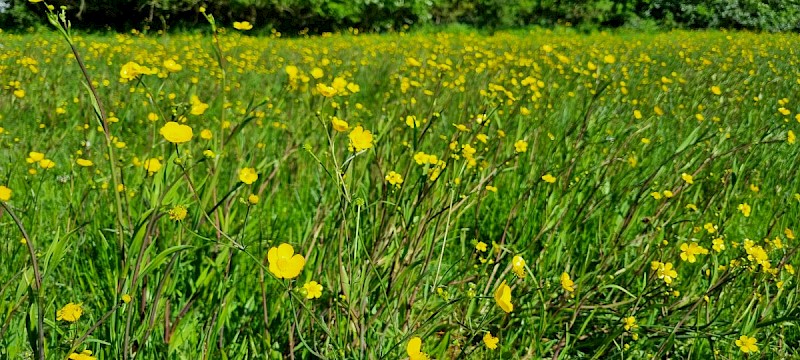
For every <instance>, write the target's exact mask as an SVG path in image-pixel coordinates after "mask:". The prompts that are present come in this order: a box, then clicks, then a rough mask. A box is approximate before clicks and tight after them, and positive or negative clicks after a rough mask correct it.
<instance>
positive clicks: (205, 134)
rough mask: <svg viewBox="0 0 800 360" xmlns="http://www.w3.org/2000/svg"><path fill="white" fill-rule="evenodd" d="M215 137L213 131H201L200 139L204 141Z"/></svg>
mask: <svg viewBox="0 0 800 360" xmlns="http://www.w3.org/2000/svg"><path fill="white" fill-rule="evenodd" d="M213 137H214V134H213V133H212V132H211V130H208V129H203V130H202V131H200V138H201V139H203V140H211V138H213Z"/></svg>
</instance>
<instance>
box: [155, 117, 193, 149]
mask: <svg viewBox="0 0 800 360" xmlns="http://www.w3.org/2000/svg"><path fill="white" fill-rule="evenodd" d="M159 133H160V134H161V135H162V136H163V137H164V139H167V141H169V142H171V143H173V144H182V143H185V142H188V141H189V140H192V136H193V135H194V134H192V128H191V127H190V126H189V125H183V124H178V123H177V122H174V121H170V122H168V123H166V124H164V126H163V127H161V130H159Z"/></svg>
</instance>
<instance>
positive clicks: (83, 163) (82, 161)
mask: <svg viewBox="0 0 800 360" xmlns="http://www.w3.org/2000/svg"><path fill="white" fill-rule="evenodd" d="M75 163H77V164H78V165H80V166H92V165H94V163H93V162H92V160H86V159H82V158H78V159H77V160H75Z"/></svg>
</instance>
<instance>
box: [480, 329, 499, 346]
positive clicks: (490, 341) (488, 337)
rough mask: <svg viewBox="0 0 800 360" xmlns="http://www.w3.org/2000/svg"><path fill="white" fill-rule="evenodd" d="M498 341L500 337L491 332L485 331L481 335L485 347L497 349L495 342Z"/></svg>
mask: <svg viewBox="0 0 800 360" xmlns="http://www.w3.org/2000/svg"><path fill="white" fill-rule="evenodd" d="M498 342H500V339H499V338H498V337H496V336H492V333H490V332H487V333H486V334H485V335H483V343H484V344H486V347H487V348H489V349H492V350H494V349H497V343H498Z"/></svg>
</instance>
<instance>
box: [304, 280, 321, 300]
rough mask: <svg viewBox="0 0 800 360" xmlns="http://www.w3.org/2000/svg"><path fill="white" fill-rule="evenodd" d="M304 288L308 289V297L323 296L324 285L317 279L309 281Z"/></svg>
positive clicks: (316, 297)
mask: <svg viewBox="0 0 800 360" xmlns="http://www.w3.org/2000/svg"><path fill="white" fill-rule="evenodd" d="M303 290H305V291H306V299H309V300H311V299H318V298H319V297H320V296H322V285H320V284H319V283H318V282H316V281H309V282H307V283H305V285H303Z"/></svg>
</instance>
